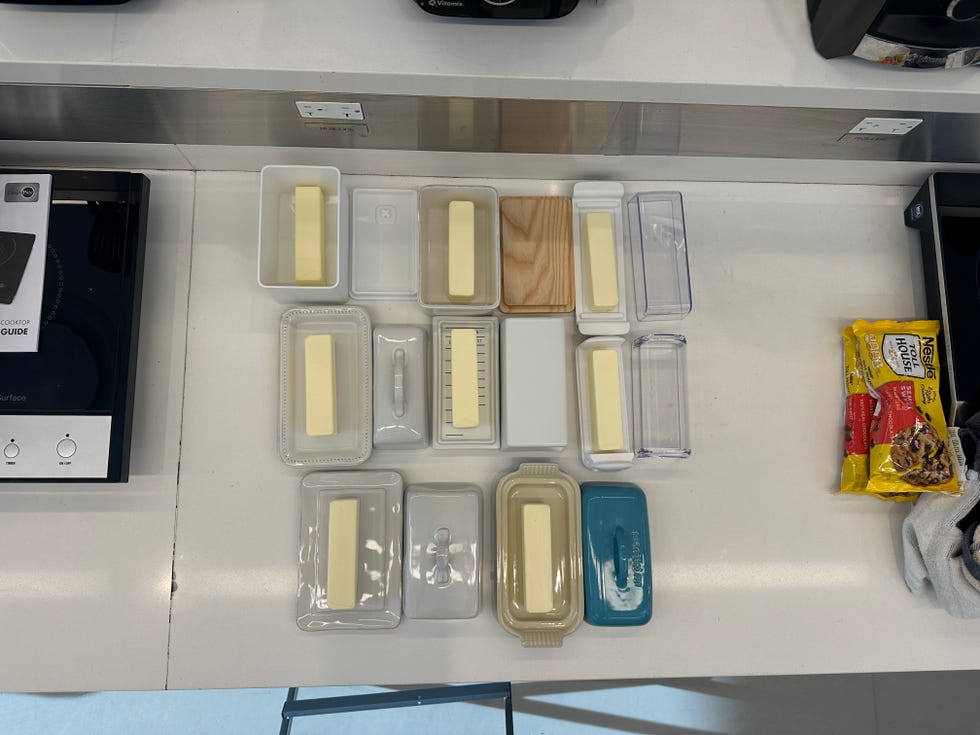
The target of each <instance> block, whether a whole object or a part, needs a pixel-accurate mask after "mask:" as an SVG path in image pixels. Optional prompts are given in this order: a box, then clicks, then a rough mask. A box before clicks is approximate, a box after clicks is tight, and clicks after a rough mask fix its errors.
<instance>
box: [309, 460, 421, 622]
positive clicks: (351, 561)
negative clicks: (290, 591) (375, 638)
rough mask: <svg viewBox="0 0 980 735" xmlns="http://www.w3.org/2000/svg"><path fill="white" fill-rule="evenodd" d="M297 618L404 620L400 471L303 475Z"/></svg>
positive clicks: (323, 620)
mask: <svg viewBox="0 0 980 735" xmlns="http://www.w3.org/2000/svg"><path fill="white" fill-rule="evenodd" d="M301 493H302V496H301V521H300V547H299V586H298V590H297V601H296V624H297V625H298V626H299V627H300V628H301V629H302V630H329V629H338V628H339V629H343V628H354V629H364V628H394V627H395V626H397V625H398V623H399V621H400V620H401V560H402V552H401V541H402V478H401V475H399V474H398V473H397V472H314V473H312V474H309V475H307V476H306V477H304V478H303V486H302V491H301Z"/></svg>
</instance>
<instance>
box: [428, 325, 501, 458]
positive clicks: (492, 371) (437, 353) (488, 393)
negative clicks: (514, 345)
mask: <svg viewBox="0 0 980 735" xmlns="http://www.w3.org/2000/svg"><path fill="white" fill-rule="evenodd" d="M454 329H475V330H476V339H477V390H478V400H479V409H478V412H479V423H478V425H477V426H475V427H473V428H457V427H456V426H454V425H453V398H452V396H453V381H452V332H453V330H454ZM497 332H498V323H497V317H494V316H484V317H448V316H437V317H435V318H434V319H433V320H432V350H433V357H432V446H433V447H435V448H437V449H440V448H441V449H497V448H499V447H500V394H499V391H498V383H497V380H498V375H499V374H500V354H499V350H498V338H497Z"/></svg>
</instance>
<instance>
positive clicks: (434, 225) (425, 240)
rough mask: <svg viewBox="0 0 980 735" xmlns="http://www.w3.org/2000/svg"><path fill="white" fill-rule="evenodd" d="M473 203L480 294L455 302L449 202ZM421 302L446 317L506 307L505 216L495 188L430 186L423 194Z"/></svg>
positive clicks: (476, 282) (476, 288) (476, 280)
mask: <svg viewBox="0 0 980 735" xmlns="http://www.w3.org/2000/svg"><path fill="white" fill-rule="evenodd" d="M458 200H462V201H470V202H473V218H474V220H473V221H474V243H473V246H474V253H473V263H474V293H473V298H472V299H470V300H468V301H465V302H461V301H452V300H450V298H449V204H450V202H453V201H458ZM419 303H420V304H421V305H422V306H423V307H425V308H426V309H432V310H434V311H438V312H446V313H450V312H453V313H470V314H486V313H489V312H491V311H493V310H494V309H496V308H497V306H498V304H500V214H499V205H498V202H497V190H496V189H493V188H491V187H489V186H425V187H422V190H421V192H420V195H419Z"/></svg>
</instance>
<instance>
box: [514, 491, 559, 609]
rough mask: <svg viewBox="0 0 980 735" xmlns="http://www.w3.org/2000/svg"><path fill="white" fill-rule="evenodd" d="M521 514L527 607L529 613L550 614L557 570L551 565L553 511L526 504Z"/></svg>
mask: <svg viewBox="0 0 980 735" xmlns="http://www.w3.org/2000/svg"><path fill="white" fill-rule="evenodd" d="M522 514H523V527H524V529H523V530H524V606H525V607H526V608H527V611H528V612H529V613H547V612H551V611H552V609H554V606H555V598H554V594H555V590H554V570H553V568H552V563H551V508H550V507H549V506H547V505H545V504H544V503H527V504H525V505H524V507H523V509H522Z"/></svg>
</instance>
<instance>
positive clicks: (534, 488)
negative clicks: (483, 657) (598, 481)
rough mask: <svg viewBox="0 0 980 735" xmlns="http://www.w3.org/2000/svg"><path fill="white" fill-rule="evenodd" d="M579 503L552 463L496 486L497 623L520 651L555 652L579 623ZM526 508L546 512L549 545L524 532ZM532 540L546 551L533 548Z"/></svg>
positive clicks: (573, 486) (572, 485) (526, 467)
mask: <svg viewBox="0 0 980 735" xmlns="http://www.w3.org/2000/svg"><path fill="white" fill-rule="evenodd" d="M581 504H582V501H581V495H580V492H579V486H578V484H577V483H576V482H575V480H573V479H572V478H571V477H569V476H568V475H566V474H564V473H563V472H561V471H560V470H559V469H558V465H556V464H548V463H528V464H522V465H521V466H520V467H519V468H518V470H517V472H512V473H511V474H509V475H507V476H506V477H504V478H503V479H502V480H501V481H500V483H499V484H498V485H497V619H498V621H499V622H500V624H501V625H502V626H503V628H504V629H505V630H507V631H508V632H509V633H512V634H514V635H516V636H518V637H519V638H520V639H521V645H523V646H525V647H526V648H557V647H559V646H561V644H562V640H563V639H564V637H565V636H567V635H569V634H571V633H572V632H574V631H575V629H576V628H578V626H579V624H580V623H581V622H582V613H583V609H584V606H585V598H584V594H585V593H584V587H583V582H582V521H581ZM526 506H535V507H536V508H538V509H540V507H541V506H545V507H546V508H547V513H546V515H547V517H548V519H549V524H548V526H549V527H548V533H547V537H550V542H551V543H550V545H549V544H546V543H545V538H546V537H545V536H544V535H543V533H542V530H541V529H533V530H531V532H530V533H528V532H525V520H526V519H527V518H528V514H527V512H526V511H525V508H526ZM536 539H539V540H541V541H542V545H543V546H546V547H547V548H534V545H533V542H534V541H535V540H536ZM525 541H531V542H532V545H531V546H526V544H525ZM542 566H543V567H544V568H542ZM535 583H536V584H537V585H539V586H541V587H542V589H543V590H544V591H545V598H544V604H540V603H541V602H542V598H541V591H542V590H535V589H533V588H531V586H532V585H534V584H535ZM549 596H550V609H548V604H547V597H549ZM529 598H530V599H534V601H535V602H534V604H533V605H532V604H531V603H530V602H529ZM534 608H537V609H536V610H535V609H534Z"/></svg>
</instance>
